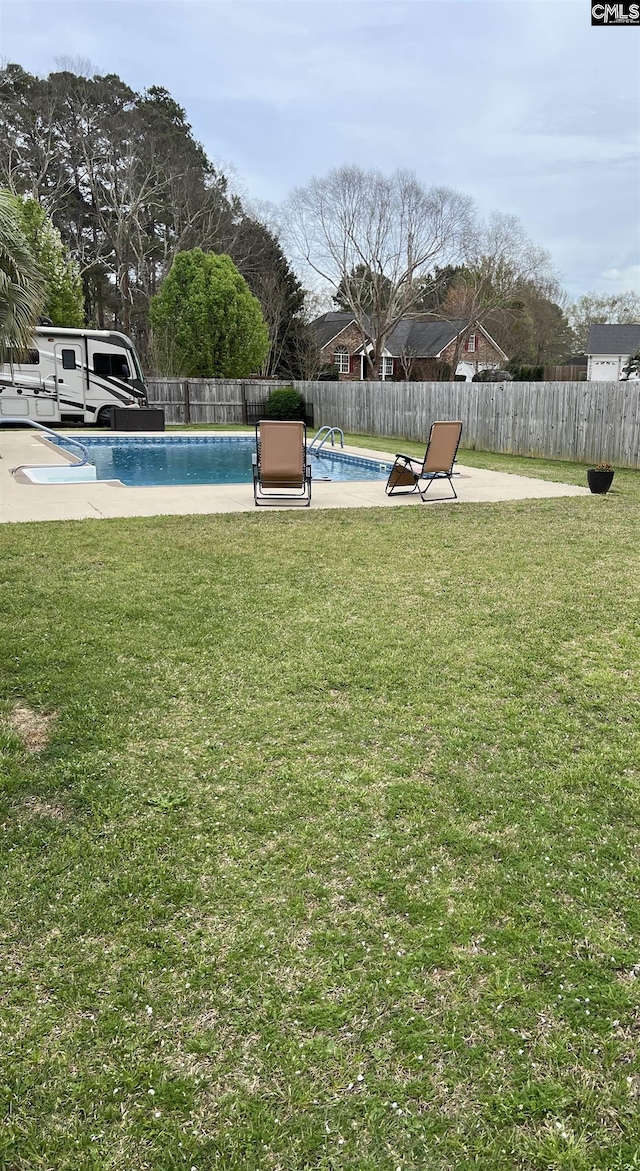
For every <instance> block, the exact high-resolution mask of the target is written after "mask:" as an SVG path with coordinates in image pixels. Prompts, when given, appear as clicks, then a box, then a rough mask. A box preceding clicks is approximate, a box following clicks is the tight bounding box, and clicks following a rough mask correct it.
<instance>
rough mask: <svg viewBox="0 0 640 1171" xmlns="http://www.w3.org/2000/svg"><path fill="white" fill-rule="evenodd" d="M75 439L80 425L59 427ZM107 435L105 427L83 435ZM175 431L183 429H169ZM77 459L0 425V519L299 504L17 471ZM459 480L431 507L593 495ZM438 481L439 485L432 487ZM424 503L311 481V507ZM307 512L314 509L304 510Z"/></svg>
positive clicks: (466, 470)
mask: <svg viewBox="0 0 640 1171" xmlns="http://www.w3.org/2000/svg"><path fill="white" fill-rule="evenodd" d="M60 433H61V434H68V435H69V436H70V437H74V436H75V435H76V432H75V431H74V430H72V429H71V430H69V431H66V430H64V429H61V430H60ZM84 434H86V435H87V437H88V436H89V435H91V434H93V435H100V436H102V437H104V436H105V432H104V431H97V430H94V431H92V430H89V429H87V431H85V432H84ZM117 434H118V435H121V436H123V437H129V438H145V437H154V438H158V436H159V434H160V433H158V432H117ZM170 434H171V435H174V434H178V435H179V434H180V433H179V432H178V433H174V432H171V433H170ZM198 434H199V435H201V436H203V437H204V436H210V437H215V436H218V437H219V436H222V435H238V434H244V433H243V432H241V433H239V432H237V431H236V432H234V431H233V430H231V431H229V432H224V431H211V432H207V431H199V432H198ZM344 450H345V454H353V455H359V456H360V457H361V458H362V457H363V458H365V459H373V460H374V461H376V462H380V463H382V462H389V461H392V460H393V459H394V453H392V452H385V451H381V452H379V451H375V450H373V451H372V449H370V448H366V447H359V446H355V445H345V449H344ZM65 460H66V461H67V462H71V463H77V462H79V461H78V460H77V458H75V457H73V456H72V455H71V453H69V452H66V453H65V452H64V451H63V449H62V448H60V447H58V446H57V445H56V444H54V443H50V442H49V441H48V440H47V439H46V438H45V437H44V436H40V435H38V434H37V432H35V431H32V430H19V429H16V430H11V431H9V430H5V429H4V428H0V522H5V523H18V522H21V521H44V520H85V519H89V518H92V519H109V518H115V517H136V516H147V517H149V516H167V515H197V514H209V513H231V512H251V513H254V514H255V515H261V516H264V515H269V514H270V513H275V512H281V511H282V510H283V509H284V510H285V511H293V510H294V509H295V508H299V505H295V504H287V505H278V506H275V505H274V506H271V507H270V508H264V509H259V510H258V509H256V508H255V505H254V500H253V487H252V485H251V484H213V485H203V486H195V485H183V486H180V487H150V488H145V487H138V488H134V487H129V486H127V485H124V484H122V482H121V481H120V480H94V481H88V482H84V483H79V484H34V483H32V482H30V481H27V480H26V477H24V482H21V481H20V478H19V473H18V474H17V475H15V476H14V475H12V474H11V469H12V468H13V467H15V466H16V465H20V464H32V465H36V466H37V465H48V464H56V463H63V462H65ZM456 470H457V472H458V473H459V474H458V475H457V476H456V479H455V486H456V492H457V493H458V498H459V499H458V500H457V501H456V500H453V499H452V497H451V495H450V494H449V493H448V485H446V484H445V485H444V487H443V493H442V494H440V486H439V485H438V486H437V490H438V493H439V496H438V497H435V496H434V497H431V499H429V497H427V500H428V502H429V503H431V504H434V505H435V504H455V505H460V504H461V505H464V504H465V503H499V502H502V501H509V500H530V499H542V498H552V497H561V496H584V495H586V496H589V495H590V493H589V489H588V488H586V487H585V488H581V487H577V486H576V485H573V484H562V483H558V482H555V481H550V480H538V479H535V478H534V477H527V476H516V475H513V474H511V473H507V472H493V471H487V470H485V469H481V468H470V467H466V466H465V465H463V464H460V465H457V467H456ZM435 488H436V485H434V490H435ZM397 507H414V508H415V507H418V508H422V507H423V505H422V503H421V501H420V499H419V497H418V496H417V495H413V496H396V497H388V496H386V495H385V491H384V481H382V480H351V481H323V480H316V481H315V482H314V485H313V495H312V501H311V511H314V510H317V509H327V508H397ZM304 511H305V513H306V512H308V511H309V509H304Z"/></svg>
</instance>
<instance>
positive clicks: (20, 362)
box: [9, 350, 40, 366]
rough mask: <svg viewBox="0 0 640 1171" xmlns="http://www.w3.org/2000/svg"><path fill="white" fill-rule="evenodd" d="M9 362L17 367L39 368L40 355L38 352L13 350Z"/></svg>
mask: <svg viewBox="0 0 640 1171" xmlns="http://www.w3.org/2000/svg"><path fill="white" fill-rule="evenodd" d="M9 361H10V362H12V363H14V364H15V365H16V366H39V365H40V354H39V353H38V350H12V351H11V354H10V355H9Z"/></svg>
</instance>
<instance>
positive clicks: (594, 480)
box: [587, 468, 613, 495]
mask: <svg viewBox="0 0 640 1171" xmlns="http://www.w3.org/2000/svg"><path fill="white" fill-rule="evenodd" d="M587 480H588V482H589V488H590V489H591V491H592V492H596V493H598V494H599V495H603V494H604V493H605V492H608V491H609V489H610V487H611V484H612V483H613V472H612V471H611V472H602V471H600V469H599V468H587Z"/></svg>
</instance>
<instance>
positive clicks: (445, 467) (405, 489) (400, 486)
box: [385, 422, 462, 500]
mask: <svg viewBox="0 0 640 1171" xmlns="http://www.w3.org/2000/svg"><path fill="white" fill-rule="evenodd" d="M461 434H462V423H460V422H440V423H432V424H431V431H430V432H429V442H428V444H427V450H426V451H425V453H424V459H423V460H422V462H420V460H419V459H412V458H411V456H409V455H396V459H395V463H394V465H393V467H392V469H391V471H390V472H389V479H388V480H387V486H386V488H385V492H386V493H387V496H402V495H406V494H408V493H411V492H419V494H420V499H421V500H424V498H425V495H426V493H427V492H428V491H429V488H430V487H431V485H432V483H433V481H434V480H448V481H449V484H450V486H451V491H452V492H453V495H454V497H455V499H456V500H457V499H458V496H457V493H456V490H455V488H454V486H453V481H452V479H451V476H452V473H453V465H454V462H455V458H456V454H457V451H458V444H459V443H460V436H461ZM421 480H426V481H427V484H426V487H425V488H421V487H420V481H421ZM437 499H438V500H441V499H443V498H442V497H441V496H439V497H437Z"/></svg>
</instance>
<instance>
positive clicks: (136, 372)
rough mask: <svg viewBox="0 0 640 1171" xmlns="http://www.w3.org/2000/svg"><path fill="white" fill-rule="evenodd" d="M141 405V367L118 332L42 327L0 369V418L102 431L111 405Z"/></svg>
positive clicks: (144, 396)
mask: <svg viewBox="0 0 640 1171" xmlns="http://www.w3.org/2000/svg"><path fill="white" fill-rule="evenodd" d="M146 405H147V391H146V387H145V384H144V381H143V378H142V371H141V369H140V363H139V361H138V357H137V354H136V352H135V349H134V347H133V343H132V342H131V340H130V339H129V338H128V337H125V335H124V334H123V333H114V332H112V331H109V330H100V329H61V328H58V327H56V326H48V325H41V326H39V327H38V328H37V329H36V331H35V333H34V338H33V346H32V348H31V349H29V350H28V351H26V352H24V351H22V352H20V353H19V354H16V361H14V362H10V363H8V364H6V365H4V366H0V416H5V417H7V416H11V417H14V418H16V417H22V416H24V417H27V418H30V419H36V420H38V422H40V423H67V422H72V421H77V422H84V423H93V424H94V426H95V425H97V426H99V427H101V426H105V425H108V424H109V422H110V421H111V409H112V407H134V408H135V407H143V406H146Z"/></svg>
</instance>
